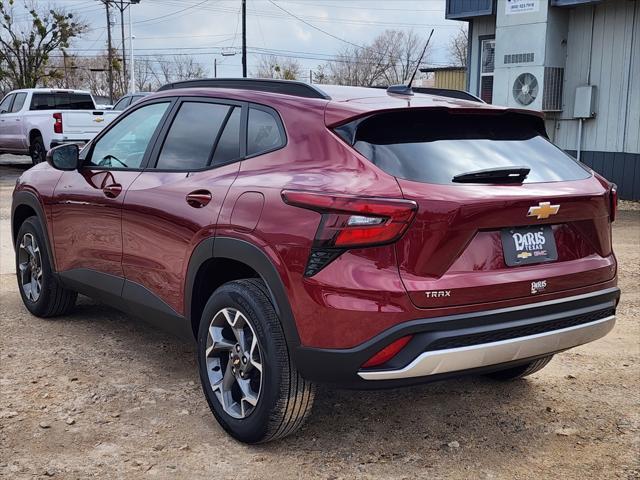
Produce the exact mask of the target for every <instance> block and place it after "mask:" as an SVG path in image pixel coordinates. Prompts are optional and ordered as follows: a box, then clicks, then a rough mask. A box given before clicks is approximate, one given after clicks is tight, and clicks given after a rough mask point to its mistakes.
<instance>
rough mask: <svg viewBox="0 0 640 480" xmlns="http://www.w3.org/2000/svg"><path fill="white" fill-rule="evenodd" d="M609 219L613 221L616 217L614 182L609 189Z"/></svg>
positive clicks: (615, 188)
mask: <svg viewBox="0 0 640 480" xmlns="http://www.w3.org/2000/svg"><path fill="white" fill-rule="evenodd" d="M609 202H610V205H609V220H610V221H612V222H613V221H614V220H615V219H616V213H618V186H617V185H616V184H615V183H614V184H613V185H612V186H611V190H610V191H609Z"/></svg>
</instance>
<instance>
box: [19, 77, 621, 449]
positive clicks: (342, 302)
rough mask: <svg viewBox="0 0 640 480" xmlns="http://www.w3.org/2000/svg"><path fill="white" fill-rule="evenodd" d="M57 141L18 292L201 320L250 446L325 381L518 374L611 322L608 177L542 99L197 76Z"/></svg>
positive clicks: (396, 382) (48, 310)
mask: <svg viewBox="0 0 640 480" xmlns="http://www.w3.org/2000/svg"><path fill="white" fill-rule="evenodd" d="M445 93H446V92H445ZM47 160H48V162H47V163H43V164H40V165H37V166H35V167H33V168H31V169H30V170H28V171H26V172H25V173H24V174H23V175H22V177H21V178H20V179H19V180H18V182H17V185H16V188H15V192H14V194H13V207H12V226H13V240H14V242H15V249H16V266H17V277H18V283H19V288H20V293H21V296H22V299H23V301H24V304H25V306H26V307H27V309H28V310H29V311H30V312H31V313H33V314H34V315H36V316H39V317H52V316H55V315H62V314H67V313H69V312H70V311H71V309H72V307H73V305H74V302H75V300H76V295H77V293H82V294H84V295H88V296H91V297H94V298H96V299H99V300H102V301H104V302H106V303H109V304H112V305H114V306H115V307H117V308H121V309H123V310H125V311H127V312H130V313H131V314H134V315H137V316H140V317H142V318H144V319H146V320H147V321H150V322H156V323H158V324H160V325H162V326H163V327H164V328H167V329H170V330H173V331H175V332H178V333H185V332H186V334H188V335H190V336H192V337H195V338H196V339H197V344H198V348H197V352H198V365H199V370H200V378H201V380H202V387H203V390H204V394H205V396H206V399H207V401H208V403H209V406H210V408H211V410H212V412H213V414H214V415H215V417H216V419H217V420H218V422H219V423H220V424H221V425H222V427H223V428H224V429H225V430H226V431H228V432H229V433H230V434H231V435H233V436H234V437H235V438H237V439H240V440H241V441H244V442H251V443H253V442H263V441H268V440H272V439H276V438H279V437H283V436H285V435H287V434H289V433H291V432H293V431H295V430H296V429H297V428H298V427H300V425H301V424H302V422H303V421H304V419H305V417H306V416H307V415H308V413H309V411H310V409H311V405H312V403H313V399H314V387H313V385H314V384H315V383H318V382H325V383H332V384H335V385H339V386H344V387H350V388H386V387H396V386H401V385H406V384H411V383H418V382H425V381H432V380H440V379H443V378H447V377H450V376H454V375H460V374H469V373H472V374H487V375H489V376H491V377H493V378H495V379H502V380H506V379H514V378H518V377H522V376H524V375H528V374H530V373H532V372H535V371H537V370H539V369H540V368H542V367H544V366H545V365H546V364H547V363H548V362H549V360H550V359H551V357H552V355H553V354H554V353H557V352H560V351H563V350H566V349H568V348H571V347H575V346H577V345H581V344H584V343H587V342H590V341H592V340H595V339H597V338H600V337H602V336H603V335H605V334H606V333H607V332H609V331H610V330H611V328H612V327H613V325H614V322H615V309H616V305H617V302H618V299H619V290H618V288H617V287H616V284H617V279H616V259H615V256H614V254H613V251H612V247H611V222H612V221H613V220H614V217H615V213H616V190H615V186H614V185H612V184H610V183H609V182H607V181H606V180H604V179H603V178H602V177H599V176H598V175H597V174H595V173H593V172H592V171H591V170H589V169H587V168H585V167H584V166H582V165H581V164H579V163H577V162H576V161H575V160H573V159H572V158H571V157H569V156H568V155H566V154H565V153H563V152H562V151H561V150H560V149H558V148H556V147H555V146H554V145H553V144H552V143H550V141H549V140H548V139H547V135H546V132H545V127H544V122H543V119H542V117H541V116H540V115H538V114H536V113H534V112H530V111H523V110H514V109H508V108H502V107H495V106H490V105H486V104H483V103H481V102H477V101H473V99H471V100H463V99H459V98H449V97H446V96H442V95H428V94H424V95H423V94H411V92H410V91H409V92H406V94H402V95H397V94H395V93H394V92H393V91H390V92H386V91H385V90H378V89H367V88H357V87H333V86H324V85H323V86H321V87H319V88H316V87H315V86H311V85H306V84H302V83H297V82H285V81H267V80H197V81H192V82H180V83H176V84H170V85H167V86H165V87H163V88H162V89H161V91H160V92H158V93H156V94H154V95H151V96H148V97H146V98H145V99H143V100H141V101H140V102H138V103H136V104H135V105H133V106H131V107H130V108H129V109H127V110H126V111H125V112H124V113H123V114H122V115H121V116H120V117H118V119H117V120H115V121H114V122H113V123H112V124H110V125H109V126H108V127H107V128H106V129H105V130H104V131H103V132H101V133H100V134H99V135H98V136H97V137H96V138H95V139H94V140H93V141H92V142H91V143H90V144H89V145H87V146H86V147H85V148H83V149H82V150H81V151H79V149H78V147H77V146H76V145H63V146H60V147H58V148H55V149H53V150H52V151H51V152H50V153H49V155H48V159H47Z"/></svg>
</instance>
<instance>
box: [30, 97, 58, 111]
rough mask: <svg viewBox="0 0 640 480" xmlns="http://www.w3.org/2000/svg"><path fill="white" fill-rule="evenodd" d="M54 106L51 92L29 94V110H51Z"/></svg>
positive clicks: (54, 102)
mask: <svg viewBox="0 0 640 480" xmlns="http://www.w3.org/2000/svg"><path fill="white" fill-rule="evenodd" d="M54 108H56V99H55V98H54V96H53V94H51V93H34V94H33V95H32V96H31V108H30V110H52V109H54Z"/></svg>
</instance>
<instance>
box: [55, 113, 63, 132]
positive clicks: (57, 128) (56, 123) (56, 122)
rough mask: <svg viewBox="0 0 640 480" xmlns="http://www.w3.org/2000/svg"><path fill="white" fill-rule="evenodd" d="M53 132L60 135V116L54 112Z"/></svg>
mask: <svg viewBox="0 0 640 480" xmlns="http://www.w3.org/2000/svg"><path fill="white" fill-rule="evenodd" d="M53 120H54V123H53V131H54V132H55V133H62V114H61V113H59V112H56V113H54V114H53Z"/></svg>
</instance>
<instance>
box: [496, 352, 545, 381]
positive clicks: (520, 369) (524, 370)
mask: <svg viewBox="0 0 640 480" xmlns="http://www.w3.org/2000/svg"><path fill="white" fill-rule="evenodd" d="M552 358H553V355H549V356H548V357H543V358H539V359H537V360H533V361H532V362H529V363H525V364H524V365H519V366H517V367H511V368H507V369H505V370H498V371H497V372H492V373H488V374H486V375H485V376H487V377H489V378H492V379H494V380H501V381H508V380H515V379H517V378H523V377H526V376H527V375H531V374H533V373H536V372H537V371H539V370H542V369H543V368H544V367H546V366H547V364H548V363H549V362H550V361H551V359H552Z"/></svg>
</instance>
